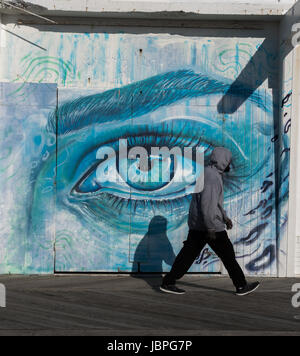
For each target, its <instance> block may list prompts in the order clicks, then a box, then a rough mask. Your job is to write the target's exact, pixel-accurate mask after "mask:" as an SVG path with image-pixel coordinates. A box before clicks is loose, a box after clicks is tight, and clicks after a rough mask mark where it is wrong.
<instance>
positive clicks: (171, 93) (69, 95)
mask: <svg viewBox="0 0 300 356" xmlns="http://www.w3.org/2000/svg"><path fill="white" fill-rule="evenodd" d="M31 35H32V36H31V40H32V41H33V42H34V43H35V44H38V46H40V47H41V48H44V49H46V50H47V51H44V50H42V49H34V50H33V49H32V48H33V47H32V46H30V45H29V44H28V43H23V42H20V39H18V38H15V37H10V43H11V46H10V48H8V52H7V56H6V69H7V72H6V74H5V75H6V79H8V80H15V81H16V82H17V83H15V84H14V88H15V90H14V95H13V96H12V97H13V98H14V99H13V100H16V101H20V102H23V103H27V102H28V100H29V99H28V95H29V94H28V92H29V89H30V85H25V86H24V84H22V81H24V80H25V81H37V82H57V83H58V85H59V89H58V110H57V111H56V110H55V105H52V108H51V109H49V110H48V111H47V115H46V114H45V112H46V111H45V112H44V111H43V113H44V114H45V115H46V116H45V115H44V116H43V119H41V121H40V124H39V126H35V127H31V132H30V134H31V135H33V137H35V136H39V135H40V136H42V137H43V142H48V140H50V139H51V138H53V137H55V136H57V141H56V142H57V145H54V146H51V150H50V149H48V150H47V151H48V155H47V156H45V157H44V156H43V155H40V160H39V164H38V173H37V178H36V179H37V181H38V182H39V184H36V185H35V186H34V191H33V193H32V194H33V195H32V197H33V198H32V199H33V208H34V209H33V215H30V219H32V221H33V227H32V229H33V231H35V232H36V231H45V229H46V227H45V224H44V221H45V219H46V218H45V216H44V215H45V214H46V212H47V221H48V222H49V229H50V230H51V231H52V232H53V231H54V235H53V236H52V235H51V234H50V235H51V236H52V237H53V239H52V240H51V238H50V237H49V236H50V235H47V234H42V233H40V235H38V239H36V237H37V236H36V233H35V234H34V233H30V234H29V235H28V239H29V241H30V242H29V245H28V246H31V248H30V249H29V250H30V251H40V250H39V247H38V246H45V244H47V243H50V242H52V244H53V246H52V247H53V250H54V251H55V266H54V262H53V265H52V266H50V264H49V263H48V262H47V263H46V265H47V267H45V266H44V265H42V264H41V259H43V260H45V261H46V260H47V261H50V260H51V258H52V259H53V253H52V251H51V250H50V248H49V249H45V251H46V252H45V251H44V252H43V253H42V252H41V253H39V252H34V253H33V254H31V261H30V263H29V265H28V266H29V267H26V268H25V269H24V270H25V271H28V270H30V271H32V272H52V271H53V269H54V268H55V270H57V271H117V270H118V269H119V270H122V271H136V270H137V269H140V270H142V271H157V272H158V271H160V270H164V271H167V270H168V269H169V268H170V265H171V263H172V260H173V259H174V257H175V255H176V254H177V253H178V252H179V250H180V248H181V246H182V242H183V241H184V239H185V238H186V235H187V223H186V222H187V213H188V207H189V202H190V198H191V195H190V193H189V194H187V193H186V191H184V193H182V192H181V193H180V192H178V191H176V189H174V188H172V189H171V188H170V187H169V188H168V189H169V190H168V189H166V190H165V191H163V189H162V188H163V187H159V189H158V187H157V186H156V187H154V188H156V189H153V186H152V187H151V189H150V188H149V187H145V186H144V187H143V189H141V187H139V189H137V186H136V185H134V184H128V185H127V186H122V187H120V186H116V185H115V184H113V183H112V182H108V183H107V184H106V185H105V187H99V184H98V185H97V179H96V178H95V177H96V172H97V168H98V167H99V164H102V162H99V160H97V151H98V149H99V148H101V147H103V146H107V145H108V146H110V147H113V148H116V149H117V148H118V147H117V146H118V140H119V139H120V138H123V139H127V142H128V145H129V146H130V147H134V146H137V145H138V146H143V147H145V148H149V147H150V146H155V145H157V146H162V145H165V146H167V147H169V148H171V147H172V145H174V144H175V143H176V141H177V142H178V144H181V145H187V143H189V144H190V145H192V146H196V145H198V146H199V145H200V146H201V145H202V146H203V147H204V148H205V149H206V159H207V158H208V156H209V154H210V152H211V150H212V148H213V147H215V146H225V147H228V148H229V149H231V150H232V152H233V156H234V170H233V171H232V172H231V173H230V174H229V175H228V176H227V177H225V178H224V184H225V207H226V209H227V212H228V214H229V215H230V216H231V217H232V219H233V223H234V229H233V230H231V231H230V232H229V234H230V238H231V240H232V242H233V243H234V247H235V251H236V254H237V257H238V261H239V263H240V264H241V265H242V267H243V269H244V270H245V272H246V273H247V274H267V275H276V274H277V251H278V249H279V245H278V244H279V243H280V242H279V241H280V226H279V227H278V224H277V222H278V220H276V214H277V212H278V199H277V197H278V196H277V195H276V194H277V193H278V192H277V191H276V184H275V180H276V178H275V177H276V175H277V172H276V171H275V165H276V159H277V158H276V154H275V151H276V147H275V145H277V142H278V140H277V138H276V135H278V132H277V131H276V130H277V129H278V128H277V121H278V112H277V110H278V107H276V105H274V103H273V101H274V99H275V98H276V90H274V89H269V88H268V85H267V84H268V83H267V82H264V83H262V84H258V83H260V79H261V78H260V75H259V73H264V72H265V71H267V73H268V74H269V83H272V82H274V81H276V80H275V79H276V75H277V74H276V71H277V65H276V41H274V43H273V45H270V44H269V45H268V46H266V48H264V40H265V39H264V38H263V37H261V38H250V37H247V38H238V37H236V38H226V37H224V38H219V37H213V36H184V35H182V36H180V35H170V34H151V33H148V34H133V33H92V34H89V33H85V34H82V33H52V32H41V33H37V32H34V31H33V32H32V33H31ZM17 46H18V51H17V55H16V56H13V52H14V48H17ZM20 46H21V47H20ZM20 48H22V50H20ZM258 49H259V57H258V59H257V58H256V61H253V62H252V61H251V59H252V58H253V57H254V56H255V55H256V53H257V52H258ZM9 61H11V63H12V64H13V65H12V66H11V67H10V68H9V66H8V62H9ZM249 63H250V66H254V67H255V70H256V72H257V73H258V74H257V75H256V76H252V77H248V78H245V77H244V78H243V81H242V82H239V83H238V84H237V83H235V85H232V83H234V82H235V80H236V79H237V78H238V77H239V75H240V74H241V72H242V71H243V70H244V69H245V67H247V66H249ZM246 79H247V80H246ZM35 85H38V86H41V88H42V87H43V86H47V84H35ZM4 87H5V85H4ZM73 87H76V88H73ZM253 88H254V89H253ZM51 100H52V99H51ZM50 106H51V105H50ZM17 108H18V106H16V107H15V109H14V110H17ZM45 117H47V118H45ZM46 121H47V122H46ZM51 142H52V141H51ZM43 150H46V146H45V147H44V148H43ZM43 152H44V151H43ZM45 152H46V151H45ZM36 153H37V152H30V153H29V155H28V159H29V160H30V159H32V161H35V158H34V157H35V154H36ZM31 156H32V158H30V157H31ZM43 157H44V160H43ZM113 166H114V164H113V162H112V163H111V165H110V167H113ZM55 167H57V170H56V173H57V175H56V177H55V183H56V184H55V185H54V182H53V169H54V168H55ZM283 170H284V172H283V171H282V174H284V173H287V172H288V167H287V166H284V168H283ZM119 173H120V172H119ZM50 182H51V184H53V189H54V188H55V195H53V191H52V190H51V193H49V195H46V196H44V195H43V191H45V188H46V191H47V188H49V192H50V187H48V186H47V184H48V183H49V184H50ZM46 183H47V184H46ZM127 183H128V182H127ZM44 184H45V186H44ZM145 188H147V189H145ZM11 189H12V188H9V191H10V190H11ZM164 189H165V188H164ZM282 189H283V190H284V191H282V194H283V195H284V194H286V190H285V189H286V187H282ZM156 190H160V192H161V195H160V196H159V198H157V195H156V198H154V196H155V194H157V193H155V191H156ZM120 191H121V192H122V194H121V195H120ZM137 196H138V199H137ZM120 197H121V198H120ZM47 199H49V202H48V201H47ZM276 199H277V200H276ZM54 201H55V204H54ZM276 201H277V205H276ZM279 202H280V201H279ZM8 214H10V213H8ZM23 214H25V216H27V214H28V210H23ZM20 219H21V220H22V218H20ZM153 219H154V223H153ZM164 219H165V222H166V223H167V227H166V228H164V223H163V220H164ZM39 225H40V226H39ZM157 225H159V226H160V228H156V226H157ZM5 226H6V227H7V226H8V228H10V226H11V225H10V223H9V224H7V223H5ZM47 226H48V225H47ZM41 235H42V236H41ZM23 236H24V235H23ZM12 240H13V239H12ZM3 241H6V242H5V243H3V242H2V243H3V249H2V251H5V249H7V247H6V246H9V244H8V243H11V238H9V242H8V241H7V238H6V240H3ZM47 246H49V244H48V245H47ZM21 250H22V251H23V249H21ZM45 253H46V254H47V259H46V258H44V257H43V256H44V254H45ZM4 255H5V256H4V259H5V258H6V253H5V252H4ZM133 261H134V262H135V263H133ZM25 265H26V266H27V264H26V263H25ZM18 268H19V270H22V268H24V262H23V261H21V260H20V265H19V267H18ZM220 268H221V266H220V263H219V261H218V259H217V258H216V256H215V255H213V254H212V253H211V251H210V250H208V249H206V250H204V251H203V253H202V254H201V255H200V256H199V258H197V260H196V261H195V263H194V265H193V266H192V267H191V269H190V271H210V272H216V271H219V270H220ZM3 270H4V271H5V270H6V263H3Z"/></svg>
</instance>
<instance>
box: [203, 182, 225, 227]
mask: <svg viewBox="0 0 300 356" xmlns="http://www.w3.org/2000/svg"><path fill="white" fill-rule="evenodd" d="M220 194H221V187H220V184H219V182H218V181H217V180H216V179H212V180H206V181H205V184H204V189H203V191H202V192H201V205H200V207H201V212H202V216H203V223H204V225H205V227H206V229H207V230H208V231H211V232H215V226H216V225H215V216H216V212H217V207H218V203H219V197H220Z"/></svg>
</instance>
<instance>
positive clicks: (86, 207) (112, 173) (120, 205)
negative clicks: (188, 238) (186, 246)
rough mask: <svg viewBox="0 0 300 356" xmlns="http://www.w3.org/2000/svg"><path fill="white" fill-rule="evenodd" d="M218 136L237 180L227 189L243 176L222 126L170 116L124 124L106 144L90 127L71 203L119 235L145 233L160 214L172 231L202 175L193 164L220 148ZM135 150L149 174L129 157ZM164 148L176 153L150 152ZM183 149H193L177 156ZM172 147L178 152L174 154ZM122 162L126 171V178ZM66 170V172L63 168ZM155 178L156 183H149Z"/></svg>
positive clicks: (237, 151)
mask: <svg viewBox="0 0 300 356" xmlns="http://www.w3.org/2000/svg"><path fill="white" fill-rule="evenodd" d="M98 130H99V131H98ZM221 131H222V140H223V142H225V143H226V144H227V145H228V146H229V147H231V149H232V151H233V155H234V159H235V165H236V170H235V175H232V176H230V177H229V178H228V180H227V184H229V185H231V183H232V184H233V182H234V181H235V180H237V179H238V177H239V175H240V176H241V175H242V174H245V169H244V167H245V164H244V162H245V160H246V156H245V153H244V152H243V151H242V149H241V148H240V147H239V145H238V144H237V143H236V142H235V141H234V140H233V138H232V137H231V136H230V135H229V134H228V135H224V133H225V132H224V130H223V129H222V127H220V126H219V125H217V124H214V123H212V122H209V121H208V120H206V119H202V120H199V118H195V117H185V118H182V117H172V118H168V119H165V120H162V122H161V123H156V124H155V123H152V124H151V125H148V124H144V125H122V127H120V129H115V130H110V131H109V134H110V138H109V140H107V139H106V135H105V130H103V129H102V128H101V130H100V129H96V128H93V137H94V144H93V145H92V147H88V148H87V151H86V153H85V155H83V154H82V158H81V160H80V162H79V163H78V164H77V166H76V170H75V171H74V174H73V176H74V179H72V180H73V181H74V184H73V186H72V187H71V190H70V194H69V200H70V201H71V202H72V203H73V204H76V206H77V207H78V208H79V209H80V211H81V213H82V214H83V215H84V216H85V215H86V214H87V215H88V216H89V217H90V218H93V219H94V220H102V221H104V222H105V223H106V224H107V226H110V227H111V228H114V229H117V230H124V229H125V230H126V231H128V230H129V229H134V231H139V230H141V229H145V227H147V224H148V220H149V216H151V215H153V214H155V215H157V214H163V216H165V217H166V218H167V219H168V220H169V230H172V229H175V228H176V227H178V226H180V224H182V221H183V219H185V218H186V216H187V214H188V206H189V202H190V198H191V194H192V193H193V192H194V191H195V184H196V179H197V178H196V177H199V176H200V175H201V173H202V171H203V163H204V162H202V163H201V164H200V165H199V162H196V161H197V159H196V158H197V152H201V153H203V154H204V158H206V159H207V158H208V157H209V155H210V153H211V150H212V149H213V147H215V146H217V145H220V137H218V132H221ZM212 132H213V133H214V134H215V136H213V135H212ZM120 133H122V136H121V135H120ZM98 135H99V139H97V137H98ZM224 137H226V139H225V141H224ZM124 141H125V142H126V145H127V147H126V157H121V155H120V143H121V142H124ZM96 143H97V144H96ZM134 147H142V148H143V149H144V150H145V152H146V153H147V154H148V159H149V160H148V164H149V165H148V168H149V169H148V171H144V170H142V169H141V168H140V166H139V158H135V159H130V158H128V157H127V154H129V153H130V150H131V149H132V148H134ZM163 147H164V148H167V149H168V150H169V152H173V153H174V154H171V155H170V157H168V158H167V159H165V162H164V159H163V158H162V156H161V155H156V154H151V150H152V149H153V148H157V149H158V150H160V149H161V148H163ZM187 147H189V148H191V155H187V156H184V154H183V155H181V156H180V153H182V152H183V153H184V152H185V149H186V148H187ZM174 148H176V149H177V150H175V151H172V150H173V149H174ZM102 149H104V151H103V152H102V153H103V154H102V155H101V159H99V152H101V150H102ZM178 150H179V151H178ZM104 153H106V155H104ZM104 156H105V157H104ZM97 157H98V159H97ZM124 163H126V164H127V168H128V170H127V172H126V173H127V175H126V177H127V179H126V177H125V173H124V172H125V170H124ZM64 166H66V170H68V165H67V164H66V163H64ZM164 169H168V170H169V171H168V174H166V175H165V174H164V173H165V172H164ZM130 173H131V174H130ZM191 173H193V174H191ZM195 173H197V174H195ZM153 176H154V177H156V178H158V179H154V181H153V179H152V178H153ZM165 176H168V178H169V179H165V178H166V177H165ZM190 176H192V179H189V178H190ZM178 177H179V178H182V177H186V178H187V179H178ZM76 202H77V203H76ZM129 216H130V219H129V218H128V217H129ZM120 222H121V224H120Z"/></svg>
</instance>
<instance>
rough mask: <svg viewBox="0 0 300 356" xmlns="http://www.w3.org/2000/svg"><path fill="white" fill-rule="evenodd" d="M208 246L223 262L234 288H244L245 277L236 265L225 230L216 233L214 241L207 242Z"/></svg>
mask: <svg viewBox="0 0 300 356" xmlns="http://www.w3.org/2000/svg"><path fill="white" fill-rule="evenodd" d="M208 244H209V246H210V247H211V248H212V249H213V250H214V252H215V253H216V254H217V256H218V257H219V258H220V259H221V261H222V262H223V264H224V266H225V268H226V269H227V271H228V274H229V276H230V278H231V280H232V282H233V284H234V286H235V287H236V288H241V287H244V286H245V285H246V284H247V282H246V279H245V275H244V273H243V271H242V269H241V267H240V266H239V264H238V263H237V260H236V257H235V253H234V249H233V246H232V243H231V241H230V240H229V238H228V235H227V232H226V231H225V230H224V231H221V232H217V233H216V239H215V240H214V241H208Z"/></svg>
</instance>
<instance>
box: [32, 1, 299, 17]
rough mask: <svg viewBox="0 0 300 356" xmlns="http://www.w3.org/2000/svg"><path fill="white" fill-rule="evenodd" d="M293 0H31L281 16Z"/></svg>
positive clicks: (69, 8) (65, 6)
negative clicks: (213, 0)
mask: <svg viewBox="0 0 300 356" xmlns="http://www.w3.org/2000/svg"><path fill="white" fill-rule="evenodd" d="M295 2H296V0H260V1H258V0H252V1H249V0H248V1H247V0H231V1H226V0H218V1H215V2H212V1H208V0H204V1H203V0H187V1H184V0H163V1H161V0H154V1H153V0H152V1H149V0H136V1H128V0H32V1H30V3H31V4H36V5H39V6H43V7H45V8H47V9H48V10H49V11H56V12H58V11H64V12H75V11H76V12H84V13H87V12H88V13H89V15H92V14H93V13H94V12H97V13H98V14H99V12H100V13H101V12H160V11H183V12H193V13H197V14H222V15H224V14H232V15H233V14H240V15H282V14H284V13H286V12H287V11H288V10H289V9H290V7H291V6H292V5H293V4H294V3H295Z"/></svg>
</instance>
